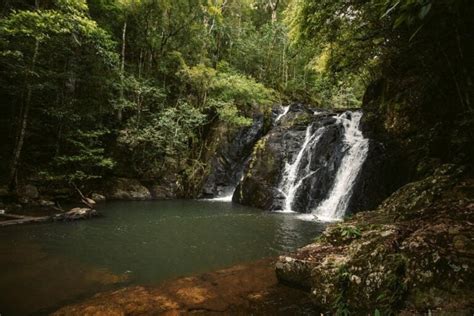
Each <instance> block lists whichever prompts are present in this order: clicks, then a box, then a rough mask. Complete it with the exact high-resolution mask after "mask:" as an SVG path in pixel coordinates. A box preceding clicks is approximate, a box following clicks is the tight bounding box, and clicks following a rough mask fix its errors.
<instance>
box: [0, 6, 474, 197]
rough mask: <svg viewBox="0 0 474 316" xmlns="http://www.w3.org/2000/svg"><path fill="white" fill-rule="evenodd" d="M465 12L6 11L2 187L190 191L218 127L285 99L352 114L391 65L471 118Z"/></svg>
mask: <svg viewBox="0 0 474 316" xmlns="http://www.w3.org/2000/svg"><path fill="white" fill-rule="evenodd" d="M468 6H470V5H469V1H438V2H434V1H402V2H400V1H392V0H386V1H320V2H315V3H312V2H311V1H285V0H281V1H280V0H255V1H253V0H252V1H250V0H248V1H232V0H226V1H223V0H216V1H196V2H194V1H181V0H179V1H157V0H142V1H132V0H130V1H118V0H117V1H114V0H90V1H80V0H77V1H62V0H61V1H60V0H58V1H49V0H48V1H47V0H43V1H41V0H37V1H34V2H33V1H20V0H18V1H10V0H9V1H3V3H2V7H1V25H0V45H1V46H0V49H1V55H0V65H1V68H0V72H1V79H0V80H1V92H0V95H1V97H0V98H1V100H2V108H1V111H2V116H1V120H2V122H1V128H2V131H1V135H2V142H1V143H2V148H1V151H0V152H1V159H2V161H3V162H4V163H2V170H1V174H2V182H3V183H4V184H5V185H8V187H9V189H10V190H12V191H15V190H16V188H17V185H18V183H19V182H20V183H21V182H22V181H24V180H27V181H34V182H37V183H41V184H42V186H49V187H55V186H65V185H67V183H74V184H77V185H84V184H87V183H88V182H91V181H94V180H95V179H98V178H101V177H107V176H110V175H114V174H115V175H117V174H119V175H120V174H122V175H123V174H125V175H127V176H129V177H135V178H142V179H158V178H160V177H162V176H163V174H164V173H166V172H167V173H169V172H170V171H171V172H172V173H174V174H176V175H179V177H180V182H181V183H194V182H198V183H199V182H200V180H199V179H200V178H201V177H202V176H203V175H204V174H205V173H206V170H205V169H206V168H205V159H204V158H203V157H204V156H205V151H206V148H207V147H208V146H209V143H208V141H209V140H208V139H207V137H208V131H209V129H210V127H211V126H213V124H216V122H217V121H219V122H225V124H227V126H229V128H236V127H239V126H245V125H248V124H250V122H251V121H250V119H249V118H251V117H252V115H253V113H255V112H267V113H268V112H269V111H270V109H271V105H273V104H278V103H280V104H281V103H285V102H288V101H290V100H291V101H301V102H306V103H310V104H314V105H316V106H319V107H333V108H341V107H346V108H354V107H359V106H360V104H361V101H362V100H361V99H362V94H363V92H364V89H365V87H366V86H367V85H368V84H369V83H370V82H372V81H374V80H375V79H378V78H380V77H381V75H382V73H384V72H386V73H387V72H392V73H393V72H400V71H404V70H402V68H405V69H406V71H409V72H412V73H413V76H424V78H425V80H424V82H423V83H422V85H424V86H425V88H429V89H436V87H437V86H438V85H443V89H442V91H449V92H448V93H444V92H443V93H439V96H438V97H437V98H436V99H438V100H437V101H436V102H435V104H433V108H434V107H438V106H439V107H442V108H443V109H440V110H441V111H447V110H448V109H449V110H451V109H450V108H451V107H457V109H456V111H457V110H459V111H467V112H472V104H471V100H470V95H469V93H468V92H467V91H469V90H471V89H472V80H471V77H470V72H469V67H470V66H471V63H472V59H471V58H469V56H471V55H470V54H469V51H468V50H467V49H468V48H467V47H466V45H469V43H470V41H469V39H468V38H467V37H466V36H468V33H466V32H469V30H470V29H471V28H470V27H471V26H472V25H471V24H470V21H469V19H468V18H463V17H465V16H466V14H467V12H469V10H467V7H468ZM413 51H416V52H417V53H416V54H413V53H412V52H413ZM395 64H396V67H395ZM407 76H408V75H407ZM446 86H449V88H447V87H446ZM447 100H449V103H450V105H449V106H448V105H442V104H441V103H443V102H446V101H447ZM436 110H438V109H436ZM428 111H429V112H431V111H432V110H431V109H429V110H428ZM183 190H184V191H192V190H190V189H188V188H183ZM187 193H188V192H182V194H184V195H186V194H187Z"/></svg>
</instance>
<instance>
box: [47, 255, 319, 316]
mask: <svg viewBox="0 0 474 316" xmlns="http://www.w3.org/2000/svg"><path fill="white" fill-rule="evenodd" d="M274 263H275V259H264V260H260V261H257V262H253V263H249V264H242V265H237V266H233V267H230V268H227V269H223V270H219V271H216V272H212V273H206V274H201V275H198V276H193V277H187V278H180V279H176V280H172V281H168V282H165V283H163V284H161V285H160V286H158V287H143V286H135V287H129V288H123V289H120V290H118V291H113V292H107V293H102V294H98V295H96V296H95V297H93V298H91V299H88V300H86V301H84V302H83V303H80V304H77V305H71V306H67V307H64V308H62V309H60V310H59V311H57V312H55V313H54V314H53V315H94V314H95V315H123V314H126V315H140V314H143V313H145V314H154V315H156V314H163V315H178V314H179V315H182V314H188V313H197V314H205V315H209V314H217V313H219V314H242V315H249V314H254V313H258V314H262V315H264V314H266V315H312V314H314V312H315V311H314V310H313V306H312V305H311V302H310V300H309V296H308V294H307V293H305V292H304V291H301V290H297V289H294V288H289V287H286V286H284V285H281V284H278V281H277V279H276V276H275V271H274Z"/></svg>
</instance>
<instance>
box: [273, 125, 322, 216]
mask: <svg viewBox="0 0 474 316" xmlns="http://www.w3.org/2000/svg"><path fill="white" fill-rule="evenodd" d="M312 129H313V126H312V125H309V126H308V127H307V128H306V134H305V139H304V142H303V145H302V146H301V149H300V151H299V152H298V155H297V156H296V159H295V161H293V163H291V164H290V163H288V162H287V163H286V164H285V170H284V171H283V176H282V181H281V183H280V187H279V191H280V192H281V193H282V194H283V195H284V197H285V199H284V203H283V209H282V212H292V205H293V201H294V199H295V195H296V193H297V191H298V189H299V187H300V186H301V184H302V183H303V181H304V180H305V179H306V178H308V177H311V176H312V175H313V174H314V171H311V170H310V168H309V164H307V165H306V167H305V168H304V169H301V162H302V160H303V157H304V156H307V161H310V160H311V155H312V151H311V150H310V149H311V148H312V147H313V146H314V145H315V144H316V143H317V142H318V140H319V137H320V136H321V134H320V129H317V130H316V131H314V132H312Z"/></svg>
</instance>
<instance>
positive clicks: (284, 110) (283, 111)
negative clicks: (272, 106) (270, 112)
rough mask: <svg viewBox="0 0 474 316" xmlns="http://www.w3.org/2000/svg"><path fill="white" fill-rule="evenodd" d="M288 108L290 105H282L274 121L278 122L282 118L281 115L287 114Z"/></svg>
mask: <svg viewBox="0 0 474 316" xmlns="http://www.w3.org/2000/svg"><path fill="white" fill-rule="evenodd" d="M289 110H290V106H289V105H287V106H282V107H281V113H280V114H278V116H277V118H276V119H275V123H276V122H278V121H279V120H281V119H282V117H284V116H285V115H286V114H288V111H289Z"/></svg>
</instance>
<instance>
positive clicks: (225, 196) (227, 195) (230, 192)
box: [208, 156, 250, 202]
mask: <svg viewBox="0 0 474 316" xmlns="http://www.w3.org/2000/svg"><path fill="white" fill-rule="evenodd" d="M249 162H250V156H249V157H247V159H245V161H244V163H243V164H242V166H241V168H240V170H239V172H238V173H237V175H236V176H237V179H238V181H237V183H235V184H234V185H233V186H231V187H229V188H228V189H227V190H225V191H224V192H222V193H220V194H219V195H218V196H216V197H215V198H212V199H208V200H209V201H216V202H232V197H233V196H234V193H235V190H236V189H237V186H238V185H239V183H240V182H242V180H243V178H244V176H245V168H246V167H247V166H248V164H249Z"/></svg>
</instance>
